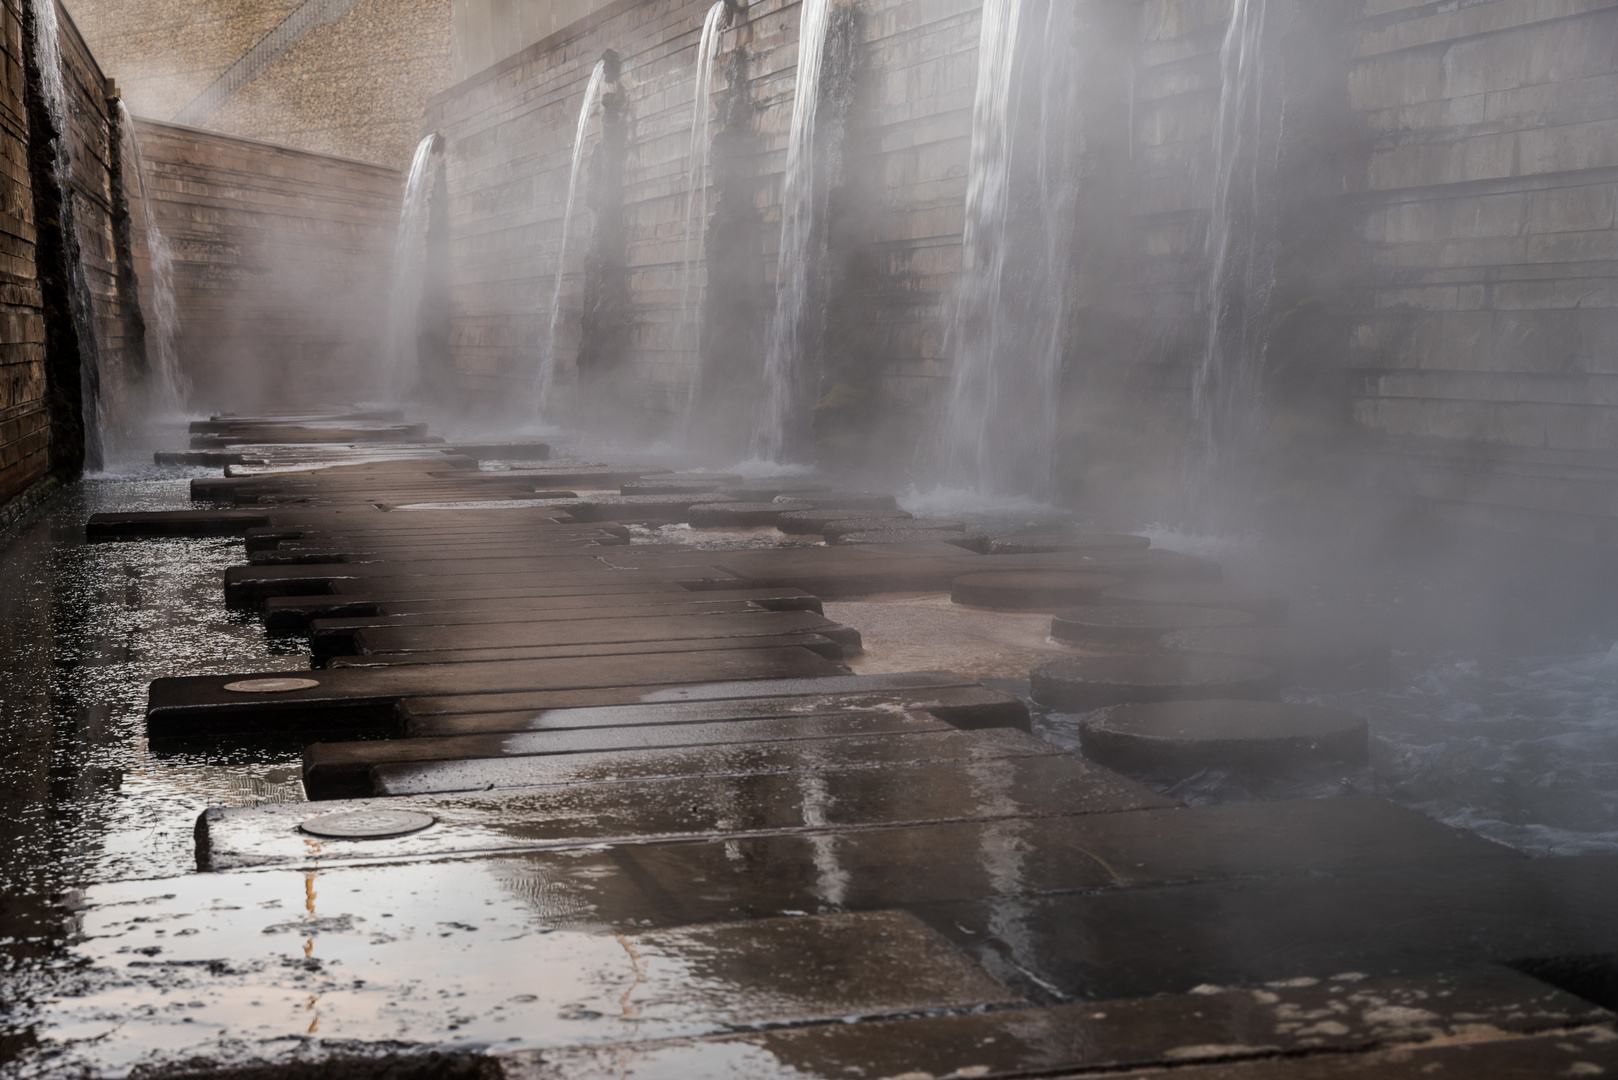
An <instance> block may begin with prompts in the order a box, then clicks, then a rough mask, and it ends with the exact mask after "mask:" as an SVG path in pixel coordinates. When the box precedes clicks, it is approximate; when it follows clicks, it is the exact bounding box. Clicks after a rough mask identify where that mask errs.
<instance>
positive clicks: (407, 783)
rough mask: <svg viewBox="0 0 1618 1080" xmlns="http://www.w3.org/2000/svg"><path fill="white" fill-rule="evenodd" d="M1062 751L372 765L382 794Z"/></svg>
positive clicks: (998, 748) (873, 743) (785, 747)
mask: <svg viewBox="0 0 1618 1080" xmlns="http://www.w3.org/2000/svg"><path fill="white" fill-rule="evenodd" d="M1060 752H1061V751H1059V750H1057V749H1056V748H1055V747H1053V746H1051V745H1050V744H1049V743H1046V742H1043V741H1042V740H1040V739H1036V738H1034V737H1033V736H1032V735H1028V734H1026V733H1024V732H1021V731H1015V730H1010V729H1005V728H999V729H989V730H985V731H935V732H920V733H916V734H911V735H886V736H878V737H873V738H843V739H820V740H815V741H802V742H777V743H743V744H736V745H732V746H709V747H693V748H686V749H679V750H650V751H640V750H626V751H620V752H614V753H604V754H568V755H563V756H558V757H529V758H512V759H510V760H493V761H491V760H480V761H463V762H432V763H426V764H419V765H418V764H410V765H384V766H380V767H378V768H376V769H374V770H373V771H372V774H371V775H372V782H373V791H374V792H375V794H377V795H430V794H434V793H436V792H445V791H481V790H484V789H491V788H513V787H534V786H538V785H548V784H579V783H596V782H600V781H603V780H627V779H645V778H651V777H658V776H729V775H740V774H750V773H768V772H803V771H816V770H822V769H841V768H880V767H882V766H884V765H891V764H900V763H904V762H914V761H941V760H952V759H966V760H996V759H999V758H1006V757H1039V756H1042V755H1047V754H1057V753H1060Z"/></svg>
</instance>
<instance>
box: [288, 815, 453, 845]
mask: <svg viewBox="0 0 1618 1080" xmlns="http://www.w3.org/2000/svg"><path fill="white" fill-rule="evenodd" d="M437 821H438V819H437V818H435V817H433V816H432V815H431V814H424V813H422V812H421V811H419V810H387V809H377V810H343V811H339V812H338V813H335V814H321V815H320V816H319V817H313V818H310V819H309V820H308V821H305V822H304V823H303V824H302V825H299V826H298V828H300V829H302V830H303V831H304V832H306V833H308V834H309V835H311V836H323V837H326V838H327V839H330V840H386V839H389V838H390V837H395V836H409V835H410V834H411V833H418V832H421V830H423V829H425V828H427V827H428V826H430V825H433V824H435V823H437Z"/></svg>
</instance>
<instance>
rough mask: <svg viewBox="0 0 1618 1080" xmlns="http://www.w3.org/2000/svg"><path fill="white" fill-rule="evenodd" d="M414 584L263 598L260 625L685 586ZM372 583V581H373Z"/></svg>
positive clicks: (629, 594)
mask: <svg viewBox="0 0 1618 1080" xmlns="http://www.w3.org/2000/svg"><path fill="white" fill-rule="evenodd" d="M410 581H411V582H414V583H416V584H417V585H418V586H421V587H419V588H414V589H412V588H410V587H409V586H408V585H407V586H406V588H405V589H403V590H402V592H403V595H399V593H398V592H396V593H395V594H394V595H392V596H389V597H387V598H385V599H383V598H380V596H379V598H375V599H373V598H371V597H368V596H365V595H326V596H322V595H315V596H272V597H269V598H267V599H266V600H265V601H264V623H265V625H266V626H267V627H269V628H270V629H271V630H292V629H301V628H303V627H307V626H308V625H309V624H310V623H311V622H312V621H313V620H315V619H319V618H325V617H342V618H357V617H361V616H373V617H375V616H378V615H380V614H381V612H382V611H383V609H384V608H385V607H386V606H387V605H390V604H411V605H415V604H439V603H442V604H456V603H461V602H467V601H489V602H495V603H499V602H502V601H504V600H505V599H506V598H508V597H509V598H511V599H512V600H513V602H516V601H520V600H521V599H525V598H535V599H542V598H551V597H567V598H580V599H589V598H602V599H610V598H615V597H616V598H626V599H633V598H636V597H642V596H653V595H678V596H686V595H689V590H687V589H684V588H682V587H681V586H680V585H679V583H677V582H673V581H627V582H625V581H619V582H614V583H611V584H607V585H565V584H557V583H555V582H550V583H548V584H540V585H535V584H528V585H514V586H508V587H507V588H504V589H502V588H495V587H489V588H469V589H460V590H456V589H447V590H443V591H434V590H432V589H431V585H432V582H431V581H430V580H425V579H421V578H412V579H410ZM373 585H374V582H373Z"/></svg>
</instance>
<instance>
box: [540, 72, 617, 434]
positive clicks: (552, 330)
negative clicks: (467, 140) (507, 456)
mask: <svg viewBox="0 0 1618 1080" xmlns="http://www.w3.org/2000/svg"><path fill="white" fill-rule="evenodd" d="M606 85H607V61H606V60H605V59H602V60H597V61H596V66H595V69H594V70H593V71H591V72H590V81H589V83H588V84H587V85H586V86H585V88H584V103H583V104H582V105H580V106H579V123H578V127H577V128H575V129H574V132H573V164H572V167H571V169H570V170H569V171H568V180H567V206H566V209H564V210H563V212H562V243H561V246H560V247H559V248H558V249H557V252H556V284H555V286H554V287H553V288H552V289H551V308H550V319H549V320H548V322H547V323H546V329H545V347H544V351H543V352H542V353H541V354H540V358H539V378H538V380H537V381H536V382H535V386H534V408H535V411H536V412H537V413H538V414H539V415H541V416H543V415H544V413H545V410H546V408H547V406H548V405H549V404H550V396H551V387H552V385H553V384H554V383H555V381H556V331H557V328H558V326H559V325H560V324H561V321H562V286H563V284H564V283H565V282H566V280H567V246H568V240H569V238H570V237H571V235H572V232H573V206H574V203H575V201H576V200H577V198H578V194H579V173H580V172H581V171H582V170H583V167H584V141H585V137H586V136H587V135H588V134H589V133H590V110H591V109H593V108H595V106H596V104H597V103H599V102H600V101H601V95H602V92H603V91H604V90H605V88H606Z"/></svg>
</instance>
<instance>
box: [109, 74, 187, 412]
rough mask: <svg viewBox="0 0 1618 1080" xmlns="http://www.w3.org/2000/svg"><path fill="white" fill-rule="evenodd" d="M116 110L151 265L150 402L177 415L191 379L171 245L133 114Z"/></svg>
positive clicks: (124, 107)
mask: <svg viewBox="0 0 1618 1080" xmlns="http://www.w3.org/2000/svg"><path fill="white" fill-rule="evenodd" d="M118 113H119V119H120V121H121V123H120V124H119V128H120V130H121V131H122V132H123V140H124V151H125V153H126V154H128V156H129V159H130V160H131V161H133V162H134V163H135V179H136V182H137V183H138V184H139V185H140V205H141V218H142V222H143V223H144V225H145V227H146V252H147V257H148V259H149V261H150V262H151V267H152V310H151V313H150V317H149V318H148V319H147V320H146V323H147V326H149V327H150V328H151V332H152V341H153V343H154V344H155V345H156V346H157V358H156V363H155V364H153V365H152V368H151V375H150V379H151V399H152V400H151V404H152V406H153V407H154V409H155V410H156V411H157V412H158V413H159V414H161V415H163V416H169V417H179V416H182V415H184V414H185V406H186V398H187V397H189V396H190V393H191V383H190V381H189V380H188V379H187V378H186V377H185V372H183V371H181V370H180V354H179V350H178V348H177V347H176V346H175V338H176V336H177V335H178V333H179V326H180V314H179V312H180V309H179V304H178V303H177V302H176V301H175V298H174V249H173V248H171V247H170V246H169V238H168V237H167V236H165V235H164V234H163V230H162V229H160V228H159V227H158V224H157V210H156V208H155V207H154V205H153V203H152V189H151V179H150V175H149V174H148V172H147V169H146V157H145V155H143V154H142V153H141V150H140V139H139V138H138V137H136V135H135V120H134V117H132V116H130V114H129V107H128V106H127V105H125V104H124V103H123V101H122V99H120V100H119V102H118Z"/></svg>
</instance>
